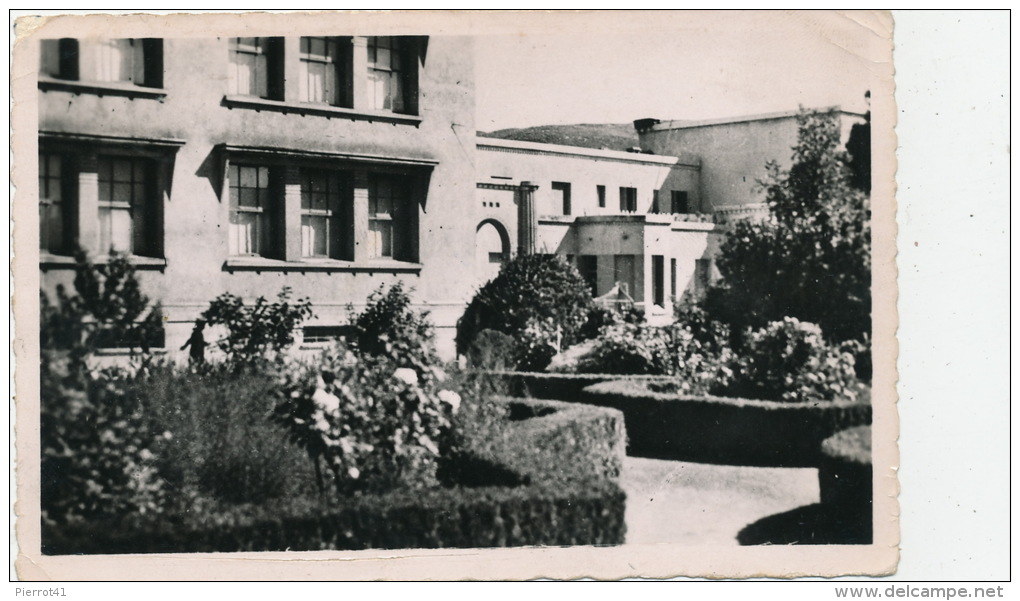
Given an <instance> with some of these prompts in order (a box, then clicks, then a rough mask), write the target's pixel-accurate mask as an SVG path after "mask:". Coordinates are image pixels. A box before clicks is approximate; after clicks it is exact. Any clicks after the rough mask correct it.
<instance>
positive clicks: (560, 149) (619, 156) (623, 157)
mask: <svg viewBox="0 0 1020 601" xmlns="http://www.w3.org/2000/svg"><path fill="white" fill-rule="evenodd" d="M476 146H477V147H478V149H479V150H487V149H488V150H496V151H499V150H504V151H505V150H514V151H518V152H524V153H527V154H546V155H558V156H567V157H575V158H590V159H607V160H613V161H626V162H631V163H645V164H649V165H687V166H693V167H698V166H700V165H701V160H700V159H698V158H697V157H695V156H693V155H686V156H665V155H658V154H645V153H641V152H623V151H620V150H601V149H597V148H584V147H582V146H567V145H565V144H542V143H539V142H521V141H519V140H503V139H501V138H482V137H480V138H478V139H477V142H476Z"/></svg>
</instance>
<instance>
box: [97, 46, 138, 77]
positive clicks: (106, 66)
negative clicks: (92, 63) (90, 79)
mask: <svg viewBox="0 0 1020 601" xmlns="http://www.w3.org/2000/svg"><path fill="white" fill-rule="evenodd" d="M96 50H97V52H96V80H97V81H124V82H132V83H136V82H137V83H143V82H144V81H145V53H144V51H143V49H142V43H141V40H133V39H114V40H103V41H100V42H97V43H96Z"/></svg>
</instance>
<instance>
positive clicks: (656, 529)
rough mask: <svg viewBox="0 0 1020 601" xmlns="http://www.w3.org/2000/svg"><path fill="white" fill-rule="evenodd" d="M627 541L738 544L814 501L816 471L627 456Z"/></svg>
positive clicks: (815, 495) (625, 464) (625, 481)
mask: <svg viewBox="0 0 1020 601" xmlns="http://www.w3.org/2000/svg"><path fill="white" fill-rule="evenodd" d="M622 484H623V488H624V490H626V491H627V514H626V520H627V543H629V544H654V543H681V544H685V545H686V544H690V545H737V544H738V543H737V538H736V537H737V533H738V532H740V530H741V529H742V528H744V527H745V526H747V525H748V524H751V523H752V522H755V521H757V520H759V519H761V518H763V517H766V516H769V515H773V514H776V513H781V512H784V511H788V510H790V509H794V508H796V507H800V506H802V505H809V504H812V503H817V502H818V500H819V498H818V470H816V469H814V468H770V467H744V466H733V465H710V464H706V463H691V462H684V461H664V460H660V459H644V458H640V457H627V458H626V459H625V460H624V463H623V478H622Z"/></svg>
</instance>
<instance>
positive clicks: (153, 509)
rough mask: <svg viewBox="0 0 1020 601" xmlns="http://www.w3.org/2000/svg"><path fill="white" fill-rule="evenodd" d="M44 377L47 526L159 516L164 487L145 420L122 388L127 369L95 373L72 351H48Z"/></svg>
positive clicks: (43, 455) (43, 454)
mask: <svg viewBox="0 0 1020 601" xmlns="http://www.w3.org/2000/svg"><path fill="white" fill-rule="evenodd" d="M41 368H42V370H41V380H40V385H41V387H40V449H41V466H40V469H41V473H40V487H41V492H40V494H41V502H42V518H43V522H44V523H48V524H59V525H66V524H68V523H73V522H76V521H81V520H93V519H98V518H117V519H120V518H124V517H125V516H144V515H146V514H152V513H158V512H159V511H160V510H161V509H162V507H163V500H164V494H165V492H166V491H165V490H164V488H163V484H162V481H161V480H160V479H159V477H158V475H157V472H156V462H155V455H154V453H153V449H154V448H155V444H156V440H157V438H160V437H162V436H165V434H164V433H162V432H159V431H152V430H150V429H148V428H147V427H146V425H145V421H144V419H143V414H142V412H141V408H140V407H139V406H138V404H137V403H135V402H133V399H132V398H131V397H129V396H128V395H127V394H125V392H124V388H125V382H124V380H125V378H126V377H127V376H126V374H123V373H120V372H118V371H117V370H105V371H101V372H90V371H89V370H88V369H87V368H86V367H85V365H84V363H83V362H81V361H78V360H76V359H74V358H72V357H71V356H70V355H69V354H68V353H66V352H54V351H49V350H43V352H42V363H41Z"/></svg>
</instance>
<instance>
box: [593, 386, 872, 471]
mask: <svg viewBox="0 0 1020 601" xmlns="http://www.w3.org/2000/svg"><path fill="white" fill-rule="evenodd" d="M579 400H580V401H582V402H584V403H589V404H592V405H599V406H603V407H611V408H614V409H619V410H620V411H622V412H623V414H624V418H625V420H626V428H627V434H628V437H629V444H630V446H629V449H628V452H629V453H630V454H633V455H639V456H649V457H660V458H668V459H680V460H687V461H699V462H706V463H724V464H735V465H762V466H778V467H793V466H812V467H813V466H817V465H818V464H819V462H820V461H821V457H820V455H821V452H820V450H819V449H820V447H821V443H822V441H823V440H825V439H826V438H828V437H829V436H831V435H832V434H833V433H835V432H838V431H840V430H843V429H846V428H849V427H853V426H858V425H865V424H870V423H871V405H870V404H867V403H861V402H848V401H830V402H823V401H820V402H815V403H782V402H773V401H758V400H749V399H735V398H723V397H711V396H685V395H679V394H671V393H660V392H655V391H653V390H651V389H650V388H649V385H648V382H640V381H635V380H633V379H632V380H619V381H614V382H603V383H600V384H595V385H593V386H590V387H588V388H586V389H585V390H584V393H583V395H581V396H580V397H579Z"/></svg>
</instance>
